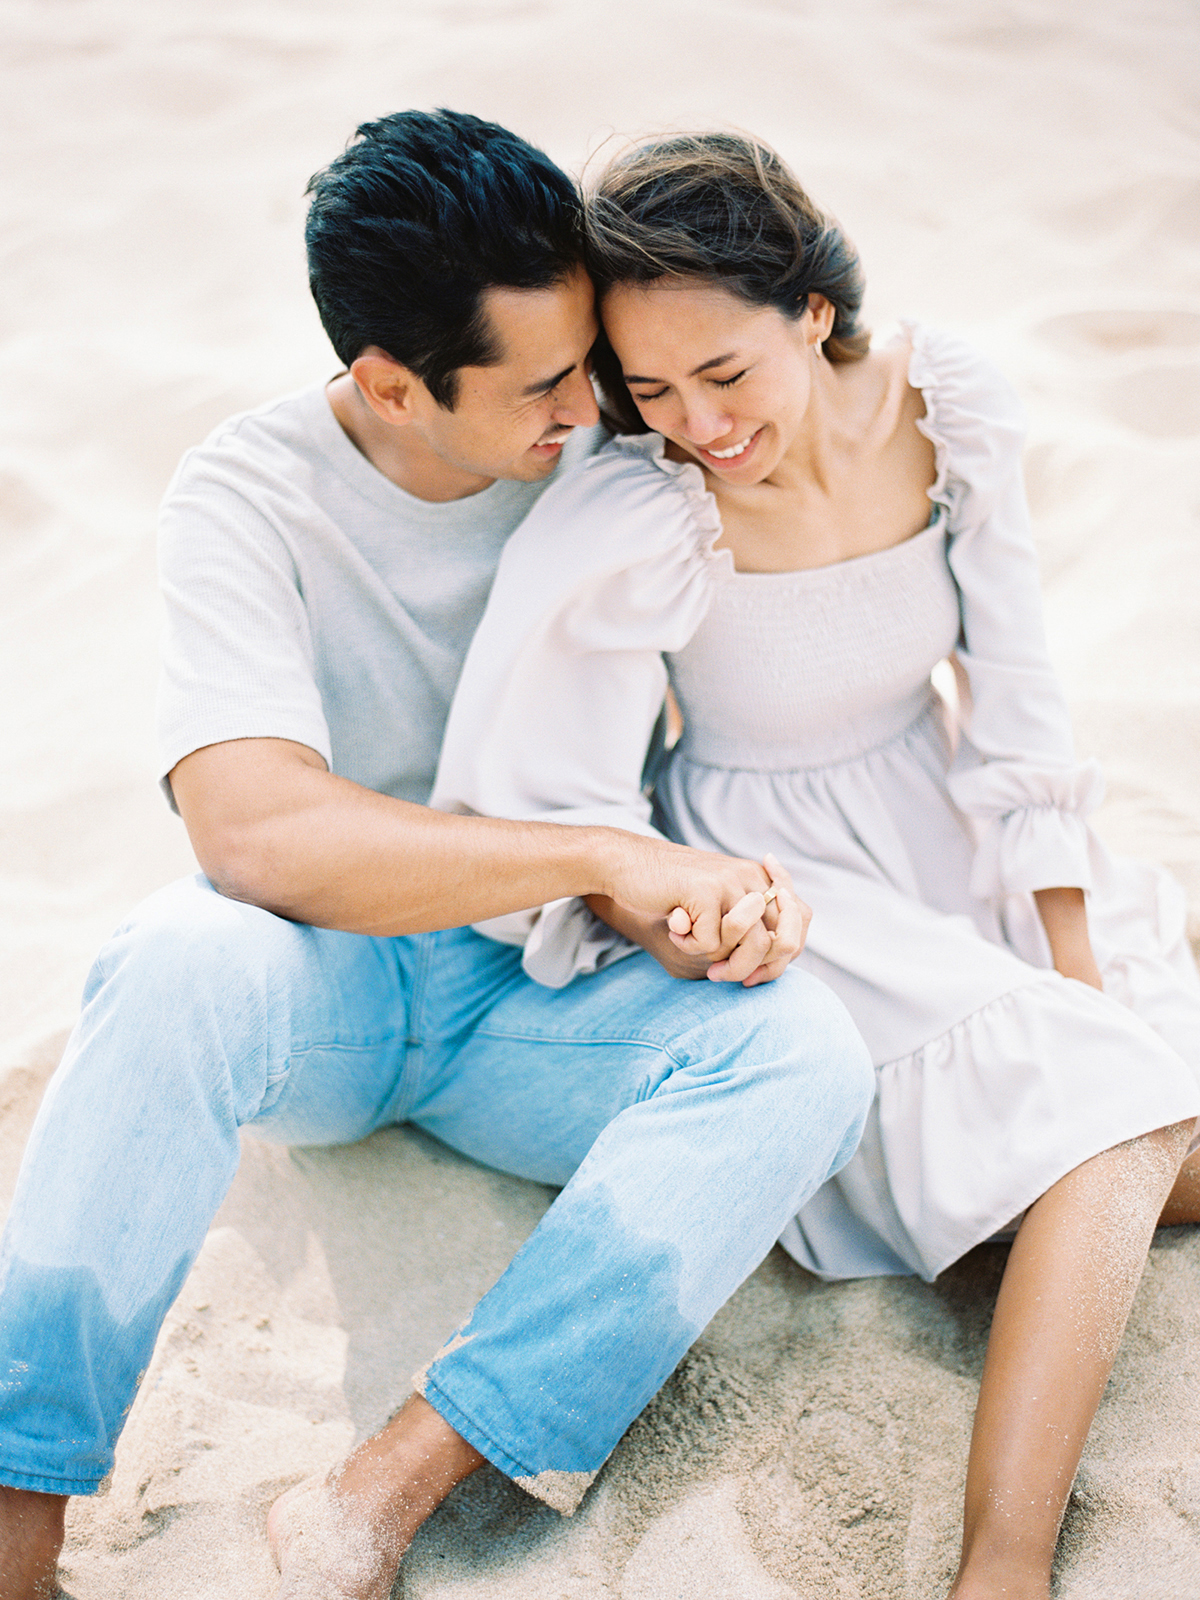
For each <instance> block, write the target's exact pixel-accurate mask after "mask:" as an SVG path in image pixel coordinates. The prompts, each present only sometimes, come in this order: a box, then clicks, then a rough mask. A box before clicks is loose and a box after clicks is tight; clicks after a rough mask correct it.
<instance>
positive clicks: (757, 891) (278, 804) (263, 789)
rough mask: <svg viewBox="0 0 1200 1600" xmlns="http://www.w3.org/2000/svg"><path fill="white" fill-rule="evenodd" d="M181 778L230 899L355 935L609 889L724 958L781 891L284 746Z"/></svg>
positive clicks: (246, 753) (677, 848) (651, 846)
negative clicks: (456, 807)
mask: <svg viewBox="0 0 1200 1600" xmlns="http://www.w3.org/2000/svg"><path fill="white" fill-rule="evenodd" d="M170 781H171V787H172V790H173V792H174V795H175V802H176V804H177V805H178V807H179V811H180V814H181V816H182V817H183V820H184V822H185V824H186V826H187V830H188V834H189V835H190V837H191V841H192V846H193V848H194V849H195V852H196V856H197V859H198V860H199V862H200V865H201V867H202V868H203V870H204V871H205V873H206V874H207V875H208V877H209V878H210V879H211V881H212V882H213V884H214V885H215V886H216V887H217V888H218V889H219V890H220V891H221V892H222V893H223V894H226V895H228V896H229V897H230V898H232V899H235V900H246V901H249V902H250V903H251V904H254V905H259V906H262V907H263V908H264V909H265V910H267V911H273V912H275V913H276V915H278V916H282V917H288V918H290V919H291V920H292V921H295V922H306V923H310V924H312V925H314V926H317V927H323V928H340V929H343V930H345V931H346V932H350V933H369V934H383V935H390V934H407V933H421V932H425V931H428V930H430V929H434V928H453V927H460V926H462V925H463V924H465V923H470V922H480V921H483V920H485V919H486V918H488V917H495V916H501V915H503V914H504V913H506V912H510V911H519V910H524V909H525V908H527V907H529V906H537V905H544V904H545V903H546V902H547V901H550V900H557V899H559V898H561V897H562V896H564V895H576V894H577V895H598V896H603V897H605V898H606V899H607V900H609V901H611V902H612V903H613V905H615V906H616V907H619V908H623V909H624V910H625V911H626V912H628V913H630V914H631V915H632V916H635V917H637V918H640V919H642V920H643V921H645V922H646V923H647V924H657V923H659V922H661V921H662V920H663V919H665V918H666V917H667V916H668V915H669V913H670V912H671V911H672V910H673V909H674V908H675V907H677V906H682V907H683V909H684V910H685V911H686V912H687V914H688V916H689V917H690V918H691V922H692V934H691V936H690V938H691V940H693V941H694V949H695V951H697V952H699V951H707V952H709V960H710V961H720V960H723V959H725V958H726V957H728V956H729V954H730V953H731V952H732V950H733V949H734V947H735V945H736V944H737V943H738V942H739V940H740V938H741V937H742V935H743V934H744V933H745V931H746V928H745V926H744V925H745V924H746V923H747V919H748V917H749V913H750V912H751V911H753V912H754V916H753V919H752V920H753V922H754V923H758V922H760V921H761V919H762V914H763V910H764V907H763V905H762V903H761V900H762V894H763V891H765V890H766V889H768V888H769V887H770V884H771V879H770V877H769V875H768V874H767V872H766V871H765V870H764V869H763V868H762V867H761V866H759V865H758V864H757V863H755V862H752V861H739V860H736V859H734V858H731V857H727V856H720V855H713V854H708V853H706V852H704V851H699V850H691V849H688V848H687V847H686V846H684V845H675V844H670V843H668V842H666V841H665V840H659V839H648V838H643V837H641V836H640V835H638V834H633V833H626V832H624V831H622V830H620V829H616V828H575V827H568V826H562V825H559V824H555V823H536V822H510V821H502V820H498V819H493V818H488V817H461V816H452V815H448V814H447V813H445V812H440V811H434V810H432V809H430V808H429V807H427V806H420V805H413V804H412V803H410V802H408V801H405V800H395V799H392V798H391V797H390V796H388V795H382V794H377V793H375V792H374V791H373V790H371V789H366V788H363V787H362V785H360V784H356V783H352V782H350V781H349V780H348V779H346V778H339V777H336V776H335V775H334V774H332V773H331V772H329V771H328V769H327V768H326V766H325V762H324V760H323V759H322V757H321V756H319V755H318V754H317V753H316V752H315V751H313V750H310V749H308V748H307V747H306V746H304V745H300V744H294V743H292V742H291V741H289V740H286V739H235V740H230V741H227V742H225V743H222V744H214V745H208V746H206V747H205V748H204V749H201V750H196V751H193V753H192V754H191V755H188V756H185V757H184V759H183V760H182V761H180V762H179V763H178V764H177V765H176V766H175V767H174V768H173V769H172V772H171V775H170ZM748 896H749V897H751V898H750V899H749V902H747V897H748ZM735 935H736V937H734V936H735ZM757 965H758V963H757V962H756V963H755V966H756V967H757ZM680 975H681V976H682V975H683V974H682V973H681V974H680ZM689 975H690V974H689ZM697 975H699V974H697Z"/></svg>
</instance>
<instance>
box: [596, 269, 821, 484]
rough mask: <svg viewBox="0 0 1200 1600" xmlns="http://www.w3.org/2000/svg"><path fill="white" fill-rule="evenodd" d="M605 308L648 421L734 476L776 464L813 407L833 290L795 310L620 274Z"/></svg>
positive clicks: (715, 289)
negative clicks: (795, 313) (622, 278)
mask: <svg viewBox="0 0 1200 1600" xmlns="http://www.w3.org/2000/svg"><path fill="white" fill-rule="evenodd" d="M602 315H603V319H604V327H605V331H606V332H607V334H608V338H609V342H610V343H611V345H612V347H613V350H614V351H615V353H616V356H617V359H618V361H619V362H620V363H621V370H622V371H623V373H624V374H625V382H626V383H627V384H628V385H629V392H630V394H632V396H633V398H634V400H635V401H636V402H637V407H638V410H639V411H640V412H641V414H642V416H643V418H644V419H645V421H646V424H647V426H648V427H650V428H653V429H654V430H655V432H657V433H662V434H665V435H666V437H667V438H668V439H671V440H673V441H674V442H675V443H676V444H677V445H678V446H680V448H681V449H683V450H684V451H686V452H687V453H688V454H689V455H691V456H693V457H694V458H695V459H696V460H697V461H699V462H701V463H702V464H703V465H704V466H705V467H707V468H708V470H709V471H710V472H712V473H714V474H716V476H718V477H719V478H721V479H724V480H725V481H727V482H728V483H730V484H739V485H744V484H751V483H760V482H761V481H762V480H763V479H764V478H766V477H767V476H768V475H769V474H770V473H771V472H772V470H773V469H774V468H775V467H776V466H777V465H778V464H779V462H780V461H781V460H782V459H783V457H784V455H786V453H787V451H788V449H789V448H790V446H791V445H792V443H793V442H794V440H795V439H796V437H797V435H798V433H799V431H800V429H801V427H802V425H803V422H804V417H805V413H806V412H807V410H808V404H809V397H810V395H811V392H812V383H813V371H814V368H815V366H816V361H817V348H816V346H817V341H818V340H820V339H822V338H824V337H825V335H826V334H827V333H828V332H829V326H830V325H831V324H832V321H833V308H832V306H831V305H830V304H829V302H828V301H827V300H825V299H824V298H823V297H822V296H821V295H811V296H810V297H809V306H808V308H807V309H806V310H805V312H804V314H803V316H801V317H798V318H796V319H795V320H792V319H790V318H788V317H785V316H783V315H782V314H781V313H780V312H778V311H776V310H775V309H774V307H772V306H768V307H766V308H762V309H755V308H754V307H752V306H748V305H747V304H746V303H745V301H744V300H740V299H738V297H737V296H736V295H733V294H731V293H730V292H729V291H728V290H727V289H723V288H720V287H719V286H718V285H715V284H710V283H706V282H703V281H698V280H694V279H674V278H662V279H659V280H657V281H656V282H654V283H648V284H616V285H615V286H614V287H613V288H611V289H610V290H609V291H608V292H607V294H606V295H605V297H604V304H603V307H602Z"/></svg>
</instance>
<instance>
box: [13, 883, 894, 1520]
mask: <svg viewBox="0 0 1200 1600" xmlns="http://www.w3.org/2000/svg"><path fill="white" fill-rule="evenodd" d="M873 1086H874V1083H873V1074H872V1071H871V1067H870V1063H869V1061H868V1059H867V1053H866V1049H865V1047H864V1046H863V1044H862V1043H861V1041H860V1040H859V1037H858V1035H857V1033H856V1032H855V1030H854V1027H853V1025H852V1024H851V1022H850V1020H849V1018H848V1017H847V1015H846V1013H845V1011H844V1010H843V1009H842V1006H841V1004H840V1003H839V1002H838V1001H837V1000H836V999H835V998H834V997H833V996H832V995H831V994H830V993H829V991H828V990H827V989H825V988H824V987H822V986H821V985H820V984H819V983H818V982H817V981H816V980H815V979H812V978H810V977H808V976H806V975H805V974H802V973H800V972H791V973H788V974H786V975H785V976H784V978H782V979H780V980H779V981H777V982H775V983H772V984H767V985H764V986H762V987H760V988H756V989H749V990H747V989H742V988H740V987H738V986H736V985H729V984H720V985H718V984H711V983H705V982H699V983H684V982H680V981H678V980H675V979H672V978H670V977H668V976H667V974H666V973H665V972H663V971H662V970H661V968H659V967H658V966H657V964H656V963H655V962H653V961H652V960H651V959H650V958H649V957H648V956H643V955H635V956H633V957H631V958H629V959H628V960H626V961H622V962H619V963H617V964H616V965H615V966H613V967H611V968H609V969H608V970H607V971H605V972H602V973H599V974H597V975H596V976H594V977H589V978H583V979H578V980H576V982H574V983H573V984H571V985H570V986H569V987H568V988H567V989H565V990H560V991H551V990H547V989H543V988H539V987H538V986H537V985H536V984H534V983H532V982H531V981H530V980H529V979H528V978H527V977H526V976H525V975H524V973H523V972H522V971H521V967H520V952H519V951H517V950H514V949H511V948H510V947H508V946H505V945H499V944H494V943H492V942H490V941H489V940H486V939H483V938H481V937H479V936H478V935H477V934H475V933H472V932H471V931H470V930H469V929H455V930H451V931H449V932H445V933H431V934H422V935H419V936H416V937H411V938H393V939H375V938H368V937H366V936H365V935H360V934H350V933H334V932H329V931H327V930H323V929H318V928H310V927H305V926H302V925H299V924H296V923H291V922H285V921H283V920H281V919H280V918H278V917H274V916H272V915H271V914H270V913H269V912H266V911H261V910H259V909H257V908H256V907H253V906H246V905H241V904H239V903H237V902H236V901H232V900H227V899H224V898H223V897H222V896H220V895H218V894H217V893H216V892H215V891H214V890H213V889H212V888H211V887H210V886H209V884H208V883H207V882H206V881H205V880H204V879H203V878H196V879H191V880H186V881H184V882H181V883H177V884H174V885H172V886H171V887H169V888H167V889H164V890H162V891H161V892H160V893H158V894H156V895H154V896H152V897H151V899H149V900H148V901H146V902H145V903H144V904H143V905H142V906H141V907H139V908H138V910H137V911H136V912H135V913H134V915H133V916H132V917H131V919H130V920H129V921H128V922H127V923H126V924H125V925H124V926H123V927H122V928H121V929H119V930H118V932H117V933H116V934H115V935H114V937H113V938H112V940H111V941H110V942H109V943H108V944H107V945H106V946H105V948H104V950H103V951H102V952H101V954H100V957H99V959H98V960H97V962H96V965H95V967H94V969H93V971H92V974H91V977H90V978H89V981H88V985H87V989H86V991H85V996H84V1008H83V1013H82V1016H81V1019H80V1022H79V1026H78V1028H77V1029H76V1031H75V1034H74V1036H73V1038H72V1040H71V1043H70V1045H69V1047H68V1049H67V1052H66V1055H65V1057H64V1059H63V1063H62V1065H61V1067H60V1068H59V1070H58V1072H57V1073H56V1075H55V1077H54V1078H53V1080H52V1081H51V1084H50V1086H49V1088H48V1090H47V1093H46V1097H45V1101H44V1103H43V1105H42V1108H41V1112H40V1114H39V1116H38V1119H37V1122H36V1124H35V1126H34V1129H33V1133H32V1135H31V1137H30V1141H29V1147H28V1150H27V1151H26V1155H25V1160H24V1164H23V1166H22V1168H21V1175H20V1179H19V1181H18V1185H17V1192H16V1196H15V1199H14V1202H13V1208H12V1213H11V1215H10V1218H9V1222H8V1227H7V1229H6V1231H5V1236H4V1244H3V1253H2V1255H0V1482H2V1483H7V1484H11V1485H14V1486H17V1487H20V1488H26V1489H40V1490H44V1491H47V1492H49V1493H51V1494H87V1493H89V1492H91V1491H94V1490H95V1489H96V1487H97V1486H98V1484H99V1482H100V1480H101V1479H102V1478H103V1477H104V1476H105V1474H106V1473H107V1472H108V1471H109V1469H110V1468H111V1466H112V1461H113V1448H114V1445H115V1443H116V1439H117V1435H118V1433H119V1432H120V1429H121V1425H122V1422H123V1419H124V1416H125V1414H126V1412H127V1410H128V1408H129V1406H130V1405H131V1403H132V1401H133V1398H134V1394H135V1393H136V1390H137V1386H138V1382H139V1380H140V1378H141V1376H142V1374H143V1373H144V1371H145V1369H146V1367H147V1365H148V1364H149V1361H150V1355H151V1351H152V1349H153V1346H154V1340H155V1336H156V1334H157V1332H158V1329H159V1326H160V1324H161V1322H162V1319H163V1317H164V1315H165V1314H166V1311H167V1309H168V1307H169V1306H170V1304H171V1302H172V1301H173V1300H174V1299H175V1296H176V1295H177V1294H178V1293H179V1290H180V1288H181V1286H182V1284H183V1281H184V1278H185V1276H186V1274H187V1272H188V1269H189V1268H190V1266H191V1264H192V1262H193V1260H194V1259H195V1256H196V1254H197V1252H198V1250H199V1249H200V1246H201V1244H202V1243H203V1240H204V1236H205V1233H206V1232H207V1229H208V1227H209V1224H210V1222H211V1220H212V1217H213V1215H214V1213H215V1212H216V1210H217V1207H218V1206H219V1205H220V1203H221V1200H222V1198H223V1197H224V1195H225V1192H226V1190H227V1189H228V1187H229V1184H230V1182H231V1180H232V1178H233V1175H234V1171H235V1169H236V1166H237V1161H238V1129H239V1128H240V1127H247V1128H250V1129H252V1130H253V1131H254V1133H255V1134H256V1135H257V1136H258V1137H259V1138H265V1139H272V1140H277V1141H279V1142H280V1143H284V1144H338V1143H348V1142H350V1141H352V1140H356V1139H361V1138H363V1137H364V1136H365V1135H366V1134H368V1133H370V1132H372V1130H373V1129H376V1128H380V1127H384V1126H386V1125H388V1124H390V1123H399V1122H411V1123H415V1124H416V1125H417V1126H418V1127H421V1128H424V1129H426V1130H427V1131H428V1132H429V1133H431V1134H434V1135H435V1136H436V1137H437V1138H439V1139H441V1140H443V1141H444V1142H445V1143H446V1144H449V1145H452V1146H453V1147H454V1148H455V1149H456V1150H460V1151H463V1152H464V1153H465V1154H467V1155H468V1156H472V1157H474V1158H475V1159H476V1160H478V1161H482V1162H485V1163H487V1165H489V1166H493V1167H498V1168H501V1169H502V1170H503V1171H505V1172H511V1173H516V1174H519V1175H521V1176H524V1177H528V1178H534V1179H537V1180H538V1181H540V1182H542V1183H549V1184H556V1185H558V1184H561V1185H565V1187H564V1188H563V1191H562V1193H561V1194H560V1195H559V1196H558V1198H557V1199H556V1200H555V1202H554V1204H553V1205H552V1206H551V1208H550V1210H549V1211H548V1212H547V1214H546V1216H545V1217H544V1219H543V1220H542V1222H541V1223H540V1225H539V1226H538V1228H537V1229H536V1231H535V1232H534V1233H533V1235H532V1236H531V1238H530V1239H529V1240H528V1242H527V1243H526V1244H525V1245H524V1247H523V1248H522V1249H521V1251H520V1252H519V1254H518V1255H517V1257H516V1258H515V1260H514V1261H513V1262H512V1264H511V1266H510V1267H509V1268H508V1270H507V1272H506V1273H505V1274H504V1276H503V1277H502V1278H501V1279H500V1281H499V1283H498V1284H496V1286H495V1287H494V1288H493V1289H492V1290H491V1291H490V1292H489V1293H488V1294H487V1295H485V1296H484V1298H483V1300H481V1301H480V1303H479V1305H478V1306H477V1307H476V1309H475V1312H474V1313H473V1315H472V1317H471V1318H470V1320H469V1321H468V1323H467V1324H466V1326H465V1327H464V1328H462V1329H461V1330H460V1331H459V1333H458V1335H456V1336H455V1338H454V1339H452V1340H451V1341H450V1343H449V1344H448V1346H447V1347H446V1350H445V1351H444V1352H443V1353H442V1354H440V1355H439V1356H438V1357H437V1358H436V1359H434V1360H433V1361H432V1362H431V1363H430V1365H429V1367H428V1368H426V1369H425V1371H424V1372H423V1373H422V1374H420V1375H419V1376H418V1379H417V1382H418V1387H420V1389H421V1390H422V1392H423V1393H424V1394H425V1396H426V1397H427V1399H428V1400H429V1402H430V1403H431V1404H432V1405H433V1406H434V1407H435V1408H436V1409H437V1410H438V1411H439V1412H441V1414H442V1415H443V1416H444V1417H445V1418H446V1419H447V1421H449V1422H450V1423H451V1424H452V1425H453V1426H454V1427H455V1428H456V1429H457V1430H458V1431H459V1433H461V1434H462V1435H463V1437H464V1438H466V1439H468V1440H470V1442H471V1443H472V1444H473V1445H475V1446H476V1448H477V1449H479V1450H480V1451H481V1452H482V1453H483V1454H484V1455H485V1456H487V1457H488V1458H489V1459H490V1460H491V1461H493V1462H494V1463H495V1464H496V1465H497V1466H498V1467H499V1468H500V1469H501V1470H502V1471H504V1472H506V1473H507V1474H508V1475H509V1476H510V1477H513V1478H515V1479H516V1480H517V1481H518V1482H519V1483H521V1484H523V1485H524V1486H525V1487H526V1488H528V1489H529V1490H530V1491H531V1492H532V1493H533V1494H536V1495H538V1496H539V1497H540V1498H542V1499H544V1500H546V1501H547V1502H548V1503H549V1504H551V1505H555V1506H557V1507H558V1508H559V1509H560V1510H564V1511H570V1510H573V1509H574V1507H575V1505H576V1504H577V1503H578V1500H579V1497H580V1495H581V1494H582V1493H583V1490H584V1488H585V1487H586V1485H587V1483H588V1482H589V1481H590V1479H591V1478H592V1477H593V1476H594V1474H595V1473H596V1471H597V1469H598V1468H599V1467H600V1465H601V1464H602V1462H603V1461H604V1459H605V1457H606V1456H607V1455H608V1454H609V1452H610V1451H611V1450H612V1448H613V1446H614V1445H615V1444H616V1442H617V1440H618V1439H619V1438H620V1436H621V1434H622V1432H623V1431H624V1430H625V1428H626V1427H628V1425H629V1423H630V1422H631V1421H632V1419H633V1418H634V1417H635V1416H636V1415H637V1413H638V1412H639V1411H640V1410H641V1408H642V1407H643V1406H644V1405H645V1404H646V1402H647V1401H648V1400H649V1399H650V1397H651V1396H652V1395H653V1394H654V1393H655V1392H656V1390H657V1389H658V1388H659V1387H660V1385H661V1384H662V1383H663V1381H664V1380H665V1379H666V1377H667V1376H668V1375H669V1373H670V1372H671V1370H672V1368H673V1367H674V1366H675V1365H676V1363H677V1362H678V1361H679V1359H680V1357H681V1356H682V1355H683V1353H684V1352H685V1351H686V1350H687V1348H688V1346H689V1345H690V1344H691V1342H692V1341H693V1339H695V1337H696V1335H697V1334H698V1333H699V1332H700V1330H701V1329H702V1328H703V1327H704V1326H705V1324H706V1323H707V1322H708V1320H709V1319H710V1318H711V1317H712V1316H713V1314H714V1312H716V1311H717V1309H718V1308H719V1307H720V1306H721V1305H722V1303H723V1302H724V1301H725V1300H726V1299H727V1298H728V1297H729V1295H730V1294H732V1292H733V1291H734V1289H736V1288H737V1286H738V1284H739V1283H741V1282H742V1280H743V1279H744V1278H745V1277H746V1276H747V1274H748V1273H750V1272H751V1271H752V1270H753V1268H754V1267H755V1265H756V1264H757V1263H758V1262H759V1261H760V1260H761V1259H762V1257H763V1256H764V1255H765V1254H766V1252H767V1251H768V1250H769V1249H770V1247H771V1244H772V1242H773V1241H774V1239H775V1238H776V1236H777V1235H778V1233H779V1232H780V1230H781V1229H782V1227H783V1226H784V1224H785V1223H786V1222H787V1220H788V1218H789V1217H791V1216H792V1215H793V1213H794V1212H795V1211H797V1210H798V1209H799V1207H800V1206H801V1205H802V1204H803V1203H804V1201H805V1200H807V1199H808V1197H809V1196H810V1195H811V1194H812V1193H813V1191H814V1190H815V1189H816V1188H817V1187H818V1185H819V1184H821V1183H822V1182H823V1181H824V1180H825V1179H826V1178H828V1177H830V1176H831V1175H832V1174H833V1173H834V1172H836V1171H837V1170H838V1169H839V1168H840V1167H841V1166H842V1165H843V1163H844V1162H845V1161H847V1160H848V1159H849V1157H850V1155H851V1153H852V1152H853V1150H854V1147H855V1145H856V1143H857V1141H858V1138H859V1134H860V1132H861V1129H862V1124H863V1120H864V1118H865V1116H866V1112H867V1107H868V1105H869V1103H870V1099H871V1095H872V1091H873Z"/></svg>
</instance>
